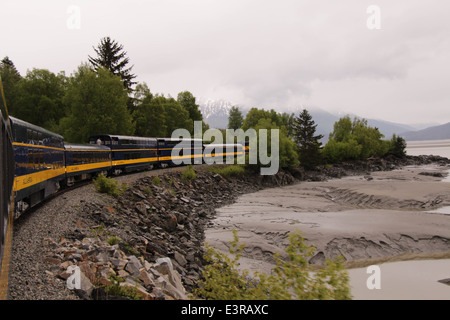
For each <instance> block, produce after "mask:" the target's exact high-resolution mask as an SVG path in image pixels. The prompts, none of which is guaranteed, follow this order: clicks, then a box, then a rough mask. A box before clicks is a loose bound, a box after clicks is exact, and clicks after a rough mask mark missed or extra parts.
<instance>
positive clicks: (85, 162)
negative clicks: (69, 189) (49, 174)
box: [64, 143, 111, 186]
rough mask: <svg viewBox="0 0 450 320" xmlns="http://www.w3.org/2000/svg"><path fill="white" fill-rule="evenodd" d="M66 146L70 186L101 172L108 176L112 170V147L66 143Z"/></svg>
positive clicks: (67, 173)
mask: <svg viewBox="0 0 450 320" xmlns="http://www.w3.org/2000/svg"><path fill="white" fill-rule="evenodd" d="M64 148H65V165H66V179H67V180H66V183H67V185H68V186H72V185H73V184H74V183H75V182H78V181H82V180H87V179H90V178H92V177H93V176H94V175H97V174H99V173H103V174H104V175H105V176H106V175H107V174H108V173H109V172H110V171H111V149H110V148H108V147H105V146H102V145H92V144H88V145H86V144H73V143H66V144H65V145H64Z"/></svg>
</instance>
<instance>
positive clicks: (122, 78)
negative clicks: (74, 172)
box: [0, 37, 207, 143]
mask: <svg viewBox="0 0 450 320" xmlns="http://www.w3.org/2000/svg"><path fill="white" fill-rule="evenodd" d="M93 49H94V52H95V53H96V55H94V56H92V57H91V56H89V57H88V62H83V63H81V64H80V66H79V67H78V68H77V70H76V71H74V72H73V74H71V75H70V76H67V75H66V74H65V73H64V72H60V73H57V74H55V73H53V72H51V71H49V70H47V69H38V68H33V69H32V70H28V71H27V73H26V75H25V76H22V75H21V74H20V73H19V72H18V70H17V68H16V66H15V65H14V63H13V61H12V60H11V59H10V58H9V57H5V58H3V60H1V62H0V76H1V78H2V82H3V85H4V90H5V95H6V99H7V103H8V110H9V113H10V115H12V116H14V117H17V118H20V119H22V120H25V121H28V122H30V123H33V124H35V125H37V126H41V127H43V128H45V129H48V130H50V131H53V132H56V133H59V134H61V135H63V136H64V138H65V139H66V140H67V141H69V142H74V143H85V142H86V141H87V140H88V138H89V136H90V135H92V134H101V133H109V134H120V135H136V136H150V137H167V136H169V137H170V136H171V133H172V131H173V130H175V129H178V128H186V129H188V130H189V131H190V132H191V133H193V128H194V125H193V124H194V121H203V116H202V114H201V112H200V110H199V105H198V104H197V103H196V98H195V97H194V95H193V94H192V93H190V92H189V91H183V92H180V93H179V94H178V95H177V97H176V98H173V97H171V96H170V95H169V96H165V95H163V94H153V93H151V92H150V89H149V88H148V85H147V84H146V83H138V82H136V81H134V79H135V78H136V75H135V74H133V73H132V68H133V67H132V66H131V67H130V66H129V58H128V57H127V53H126V51H124V48H123V46H122V45H120V44H119V43H118V42H116V41H114V40H112V39H111V38H110V37H105V38H103V39H101V41H100V43H99V44H98V45H97V47H93ZM203 124H204V127H205V129H206V128H207V125H206V124H205V123H204V122H203Z"/></svg>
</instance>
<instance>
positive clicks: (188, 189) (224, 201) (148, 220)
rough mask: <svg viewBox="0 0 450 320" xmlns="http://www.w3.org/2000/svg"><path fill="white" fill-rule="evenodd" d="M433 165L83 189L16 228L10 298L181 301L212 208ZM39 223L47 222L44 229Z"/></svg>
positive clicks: (193, 278)
mask: <svg viewBox="0 0 450 320" xmlns="http://www.w3.org/2000/svg"><path fill="white" fill-rule="evenodd" d="M430 163H440V164H442V165H447V164H449V163H450V161H449V160H448V159H446V158H440V157H434V156H429V157H408V158H405V159H396V158H387V159H369V160H367V161H361V162H351V163H344V164H340V165H336V166H326V167H323V168H321V169H320V170H317V171H311V172H305V171H304V170H303V169H301V168H299V169H295V170H291V171H289V172H284V171H283V172H279V173H278V174H277V175H275V176H266V177H262V176H259V175H257V174H245V175H242V176H236V177H223V176H221V175H219V174H216V173H213V172H211V171H209V170H207V169H204V168H197V167H194V168H196V177H195V178H194V179H191V180H188V179H185V178H183V177H182V174H181V172H180V171H170V170H168V171H167V172H166V171H162V173H158V174H157V175H155V174H152V173H151V172H149V173H142V174H141V176H140V178H137V179H136V180H135V181H134V182H133V183H129V184H128V185H127V188H126V191H125V192H124V193H123V194H122V195H121V196H119V197H117V198H114V197H111V196H106V195H100V194H97V193H96V192H95V191H94V188H93V187H92V185H90V186H85V187H83V188H84V189H83V191H80V190H76V191H75V193H76V196H74V198H77V197H78V199H79V200H77V201H76V200H74V199H72V198H70V197H71V193H67V194H66V195H64V196H63V197H64V198H62V199H61V198H59V199H56V200H53V201H59V202H60V203H61V204H60V207H58V205H57V204H58V202H57V203H56V204H55V203H53V202H49V203H47V204H45V205H44V207H43V208H40V209H38V210H43V211H44V212H43V213H41V214H42V216H40V217H33V218H32V219H37V220H36V221H39V222H34V223H33V222H32V221H33V220H32V219H31V218H30V222H28V223H27V221H25V222H22V223H19V224H18V226H17V227H16V230H15V243H14V244H13V246H14V247H15V248H13V257H12V259H13V261H14V263H13V267H12V270H11V277H10V278H11V284H10V294H9V295H10V298H11V299H68V298H76V297H80V298H83V299H115V298H124V297H126V298H144V299H187V297H188V293H189V292H191V291H192V289H193V288H195V286H196V283H197V281H198V280H199V279H200V277H201V272H202V268H203V266H204V262H203V258H202V257H203V243H204V230H205V228H206V227H207V226H208V224H209V223H211V222H210V221H211V219H212V218H213V217H214V215H215V209H216V208H218V207H222V206H225V205H228V204H231V203H233V202H234V201H235V199H236V198H237V197H238V196H239V195H241V194H244V193H249V192H255V191H258V190H261V189H263V188H266V187H276V186H282V185H289V184H293V183H296V182H299V181H305V180H309V181H311V180H313V181H320V180H325V179H328V178H339V177H343V176H346V175H356V174H370V172H371V171H383V170H392V169H396V168H399V167H401V166H405V165H424V164H430ZM80 189H81V188H80ZM77 193H79V194H77ZM52 203H53V204H52ZM74 203H75V204H74ZM45 206H47V207H48V209H47V210H45ZM55 208H58V209H55ZM62 208H64V209H62ZM50 213H51V215H50ZM33 214H36V212H34V213H33ZM45 215H48V216H49V217H48V218H46V217H45ZM59 215H60V216H61V218H58V216H59ZM44 218H45V219H48V220H46V221H47V222H42V221H44ZM39 223H42V224H43V225H39ZM33 228H34V229H33ZM30 236H32V237H33V240H30ZM78 280H80V281H79V284H77V282H76V281H78ZM31 284H33V288H30V286H31ZM67 284H68V285H67ZM36 286H37V287H38V289H34V287H36ZM68 287H69V289H73V290H68ZM58 288H59V289H58ZM58 290H60V291H61V290H64V294H61V292H58ZM73 293H76V295H74V294H73Z"/></svg>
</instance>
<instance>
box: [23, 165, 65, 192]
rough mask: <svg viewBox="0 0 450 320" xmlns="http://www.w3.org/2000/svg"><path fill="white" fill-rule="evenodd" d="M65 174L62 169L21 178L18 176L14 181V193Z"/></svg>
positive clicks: (44, 171)
mask: <svg viewBox="0 0 450 320" xmlns="http://www.w3.org/2000/svg"><path fill="white" fill-rule="evenodd" d="M65 173H66V169H65V168H64V167H63V168H59V169H50V170H43V171H39V172H35V173H31V174H26V175H23V176H18V177H16V178H15V179H14V191H19V190H22V189H25V188H28V187H31V186H33V185H35V184H38V183H41V182H44V181H46V180H50V179H53V178H55V177H58V176H61V175H64V174H65Z"/></svg>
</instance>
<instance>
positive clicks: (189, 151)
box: [9, 117, 245, 218]
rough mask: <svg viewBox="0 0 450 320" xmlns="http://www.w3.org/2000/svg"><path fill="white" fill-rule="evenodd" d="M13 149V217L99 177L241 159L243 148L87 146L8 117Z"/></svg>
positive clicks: (94, 139)
mask: <svg viewBox="0 0 450 320" xmlns="http://www.w3.org/2000/svg"><path fill="white" fill-rule="evenodd" d="M9 120H10V126H11V132H12V138H13V140H12V145H13V149H14V177H15V178H14V188H13V193H14V198H15V210H14V212H15V215H14V216H15V218H17V217H19V216H20V215H22V214H23V213H24V212H25V211H27V210H28V209H29V208H32V207H34V206H36V205H37V204H39V203H41V202H42V201H44V200H45V199H47V198H48V197H50V196H51V195H53V194H55V193H56V192H58V191H59V190H61V189H64V188H67V187H71V186H73V185H75V184H76V183H78V182H80V181H84V180H89V179H91V178H93V177H95V176H97V175H98V174H104V175H106V176H114V175H119V174H122V173H130V172H135V171H142V170H150V169H152V168H155V167H156V168H163V167H167V166H176V165H180V164H187V163H192V164H201V163H210V162H211V161H209V160H211V159H214V160H218V159H221V160H226V159H230V158H231V159H236V158H237V157H241V156H244V154H245V145H243V144H238V143H235V144H211V143H207V142H204V141H202V140H201V139H181V138H180V139H174V138H149V137H135V136H123V135H113V134H97V135H92V136H91V137H89V139H88V141H86V143H85V144H73V143H68V142H66V141H64V138H63V137H62V136H61V135H58V134H56V133H53V132H50V131H48V130H46V129H44V128H41V127H38V126H35V125H33V124H31V123H28V122H26V121H23V120H20V119H17V118H15V117H9Z"/></svg>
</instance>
